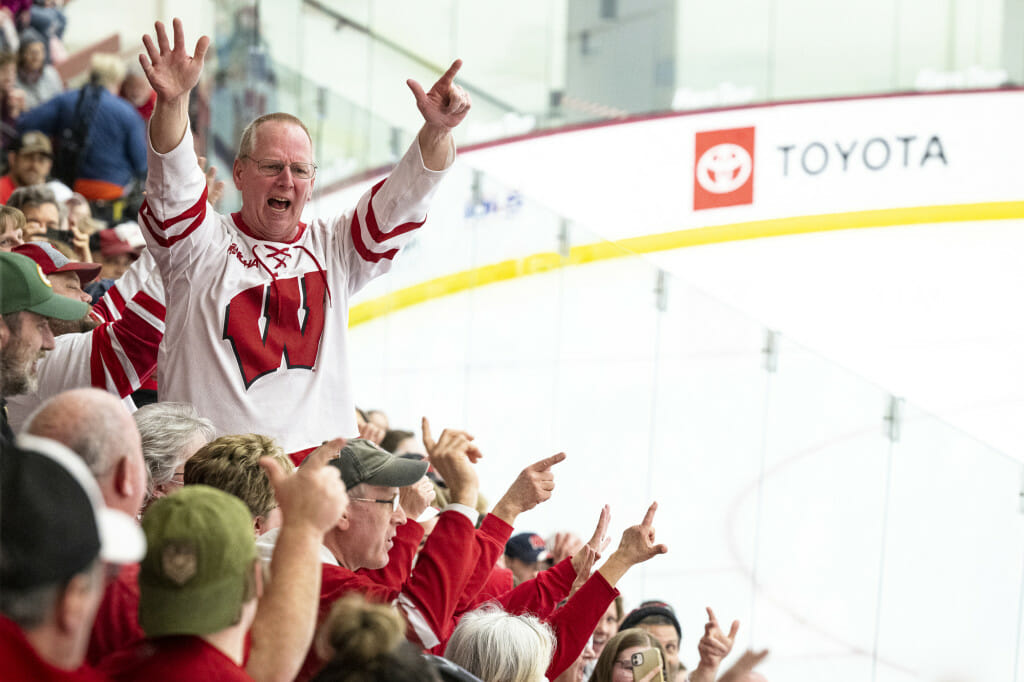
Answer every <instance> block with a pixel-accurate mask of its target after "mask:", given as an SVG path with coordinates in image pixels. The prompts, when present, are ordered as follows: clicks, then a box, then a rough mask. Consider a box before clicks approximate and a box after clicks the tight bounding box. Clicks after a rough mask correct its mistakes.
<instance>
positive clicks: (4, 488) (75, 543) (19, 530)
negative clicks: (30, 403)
mask: <svg viewBox="0 0 1024 682" xmlns="http://www.w3.org/2000/svg"><path fill="white" fill-rule="evenodd" d="M0 546H2V547H3V561H2V562H0V585H3V586H5V587H8V588H18V589H31V588H34V587H41V586H44V585H52V584H57V583H61V582H63V581H66V580H67V579H69V578H71V577H72V576H74V575H76V574H78V573H81V572H82V571H83V570H85V569H87V568H88V567H89V565H90V564H91V563H92V562H93V561H95V560H96V558H97V557H98V558H100V559H102V560H104V561H107V562H110V563H116V564H125V563H130V562H133V561H138V560H139V559H141V558H142V555H143V553H144V552H145V548H146V543H145V539H144V537H143V535H142V530H141V529H140V528H139V525H138V524H137V523H136V522H135V519H133V518H131V517H130V516H128V515H127V514H125V513H124V512H121V511H117V510H115V509H108V508H107V507H106V506H105V505H104V503H103V495H102V493H101V492H100V489H99V485H98V484H97V483H96V479H95V478H94V477H93V475H92V473H90V471H89V468H88V467H87V466H86V465H85V462H84V461H83V460H82V458H81V457H79V456H77V455H76V454H74V453H73V452H71V451H70V450H68V449H67V448H66V447H64V446H63V445H61V444H60V443H57V442H55V441H52V440H48V439H46V438H38V437H33V436H21V437H20V438H18V440H17V444H16V445H15V444H12V443H7V442H0Z"/></svg>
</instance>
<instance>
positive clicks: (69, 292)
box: [46, 272, 100, 336]
mask: <svg viewBox="0 0 1024 682" xmlns="http://www.w3.org/2000/svg"><path fill="white" fill-rule="evenodd" d="M46 278H47V279H48V280H50V284H52V285H53V293H55V294H57V295H59V296H63V297H65V298H70V299H72V300H75V301H81V302H82V303H85V304H89V303H91V302H92V296H90V295H89V294H87V293H85V292H84V291H83V290H82V279H81V278H80V277H79V276H78V275H77V274H75V273H74V272H52V273H50V274H49V275H47V276H46ZM99 324H100V323H99V322H98V321H96V320H94V319H93V318H92V317H90V316H89V314H88V313H86V314H85V317H82V318H81V319H78V320H57V319H51V320H50V329H51V331H53V335H54V336H61V335H62V334H74V333H78V332H87V331H91V330H93V329H95V328H96V327H98V326H99Z"/></svg>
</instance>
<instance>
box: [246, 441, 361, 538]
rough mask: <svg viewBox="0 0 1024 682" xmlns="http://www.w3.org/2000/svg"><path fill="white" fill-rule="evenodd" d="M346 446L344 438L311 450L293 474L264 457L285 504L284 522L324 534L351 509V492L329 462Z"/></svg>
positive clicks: (279, 498) (277, 496) (263, 463)
mask: <svg viewBox="0 0 1024 682" xmlns="http://www.w3.org/2000/svg"><path fill="white" fill-rule="evenodd" d="M343 447H345V439H344V438H335V439H334V440H330V441H327V442H326V443H324V444H323V445H321V446H320V447H319V448H317V449H316V450H314V451H313V452H311V453H309V455H307V456H306V459H305V460H303V462H302V465H301V466H300V467H299V468H298V469H296V470H295V473H293V474H291V475H288V474H286V473H285V472H284V469H283V468H282V467H281V465H280V463H278V461H277V460H275V459H274V458H272V457H264V458H262V459H261V460H260V466H262V467H263V470H264V471H266V472H267V477H268V478H269V479H270V485H271V486H272V487H273V488H274V497H275V499H276V500H277V504H278V506H280V507H281V523H282V525H284V524H289V525H300V524H304V525H308V526H310V527H312V528H314V529H316V530H317V532H319V533H320V534H323V533H325V532H327V530H328V529H330V528H331V527H332V526H334V524H335V523H337V522H338V519H339V518H341V515H342V514H344V513H345V510H346V509H348V494H347V493H346V492H345V484H344V483H342V480H341V472H339V471H338V469H336V468H335V467H332V466H330V465H329V464H328V462H329V461H330V460H332V459H334V458H335V457H337V456H338V453H339V452H341V449H342V448H343Z"/></svg>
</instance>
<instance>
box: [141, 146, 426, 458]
mask: <svg viewBox="0 0 1024 682" xmlns="http://www.w3.org/2000/svg"><path fill="white" fill-rule="evenodd" d="M444 173H445V172H444V171H431V170H429V169H427V168H426V167H425V166H424V165H423V161H422V158H421V155H420V150H419V144H418V143H416V142H414V143H413V145H412V146H411V147H410V149H409V151H408V152H407V153H406V154H405V156H404V157H403V158H402V160H401V161H400V162H399V164H398V165H397V166H396V167H395V169H394V171H393V172H392V173H391V175H390V176H389V177H388V178H387V179H386V180H384V181H382V182H381V183H378V184H377V185H376V186H374V187H373V188H372V189H371V190H369V191H368V192H367V193H366V194H364V195H363V196H362V197H361V198H360V200H359V202H358V204H357V205H356V208H355V210H354V211H352V212H351V213H347V214H344V215H341V216H337V217H335V218H333V219H331V220H327V221H324V220H317V221H315V222H314V223H312V224H310V225H306V224H303V223H300V225H299V232H298V234H297V236H296V237H295V238H294V239H293V240H292V241H291V242H287V243H284V242H274V241H267V240H263V239H260V238H258V237H255V236H253V234H252V233H251V231H250V230H249V229H248V228H247V227H246V225H245V224H244V222H243V221H242V218H241V215H240V214H239V213H234V214H231V215H220V214H218V213H216V212H215V211H214V210H213V208H212V207H211V206H210V205H209V204H208V203H207V200H206V179H205V177H204V175H203V173H202V171H201V170H200V169H199V165H198V164H197V162H196V156H195V153H194V152H193V147H192V137H191V134H189V133H186V135H185V138H184V139H183V140H182V141H181V144H179V145H178V147H177V148H175V149H174V150H172V151H170V152H168V153H167V154H158V153H157V152H155V151H154V150H153V149H152V147H150V149H149V177H148V179H147V183H146V190H147V197H146V202H145V203H144V204H143V207H142V209H141V211H140V216H139V222H140V224H141V225H142V227H143V230H142V232H143V234H144V236H145V238H146V242H147V244H148V245H149V248H150V250H151V252H152V253H153V256H154V257H155V259H156V261H157V265H158V267H159V269H160V273H161V275H162V277H163V282H164V286H165V288H166V297H167V298H166V301H167V318H166V333H165V338H164V342H163V343H162V344H161V346H160V355H159V360H158V370H157V372H158V383H159V386H160V389H159V390H160V399H161V400H176V401H185V402H190V403H192V404H193V405H195V407H196V409H197V410H198V411H199V414H201V415H203V416H204V417H208V418H210V419H212V420H213V422H214V423H215V424H216V425H217V427H218V428H219V429H220V430H221V432H222V433H260V434H263V435H267V436H271V437H273V438H274V439H276V440H277V442H278V443H279V444H280V445H281V446H282V447H283V448H284V449H285V451H286V452H292V451H296V450H300V449H303V448H306V447H309V446H313V445H319V444H320V443H321V442H322V441H324V440H327V439H330V438H334V437H337V436H353V435H355V434H356V432H357V429H356V424H355V415H354V411H355V410H354V408H355V402H354V399H353V394H352V387H351V381H350V376H349V369H348V348H347V345H348V342H347V328H348V306H349V303H348V302H349V297H350V296H351V295H352V294H353V293H355V292H356V291H358V290H359V289H360V288H361V287H362V286H363V285H364V284H365V283H366V282H368V281H369V280H370V279H371V278H373V277H376V276H377V275H380V274H382V273H384V272H387V271H388V270H389V269H390V268H391V264H392V262H393V259H394V257H395V255H396V254H397V253H398V249H399V248H400V247H401V246H402V244H404V243H405V242H407V241H408V240H409V239H410V238H411V236H412V233H413V231H414V230H415V229H416V228H418V227H419V226H420V225H422V224H423V222H424V221H425V220H426V211H427V205H428V203H429V200H430V198H431V197H432V196H433V194H434V192H435V191H436V188H437V186H438V183H439V181H440V179H441V178H442V177H443V176H444Z"/></svg>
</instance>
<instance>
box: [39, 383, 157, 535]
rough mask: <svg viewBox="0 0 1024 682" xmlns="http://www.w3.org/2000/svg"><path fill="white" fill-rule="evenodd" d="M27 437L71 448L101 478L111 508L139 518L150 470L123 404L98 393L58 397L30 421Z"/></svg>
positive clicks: (80, 391)
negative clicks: (40, 438)
mask: <svg viewBox="0 0 1024 682" xmlns="http://www.w3.org/2000/svg"><path fill="white" fill-rule="evenodd" d="M24 433H27V434H31V435H33V436H41V437H43V438H49V439H51V440H55V441H57V442H59V443H62V444H64V445H66V446H67V447H68V448H70V449H71V450H72V451H73V452H74V453H75V454H77V455H78V456H79V457H81V458H82V459H83V460H84V461H85V463H86V465H87V466H88V467H89V471H91V472H92V474H93V476H95V477H96V481H97V483H99V486H100V490H101V491H102V493H103V500H104V502H106V505H107V506H108V507H110V508H112V509H118V510H120V511H123V512H124V513H126V514H128V515H129V516H131V517H132V518H135V517H136V516H138V515H139V512H140V511H141V509H142V500H143V498H144V497H145V495H146V464H145V462H144V461H143V459H142V442H141V440H140V439H139V431H138V429H136V428H135V421H134V420H132V416H131V414H129V413H128V410H127V409H126V408H125V406H124V404H123V403H122V402H121V401H120V400H118V399H117V398H115V397H114V396H112V395H111V394H109V393H107V392H105V391H101V390H99V389H95V388H79V389H75V390H72V391H65V392H64V393H59V394H57V395H56V396H54V397H53V398H50V399H49V400H47V401H45V402H44V403H43V404H42V405H40V406H39V409H38V410H36V412H35V413H34V414H32V415H31V416H30V417H29V419H28V422H27V423H26V424H25V428H24Z"/></svg>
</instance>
